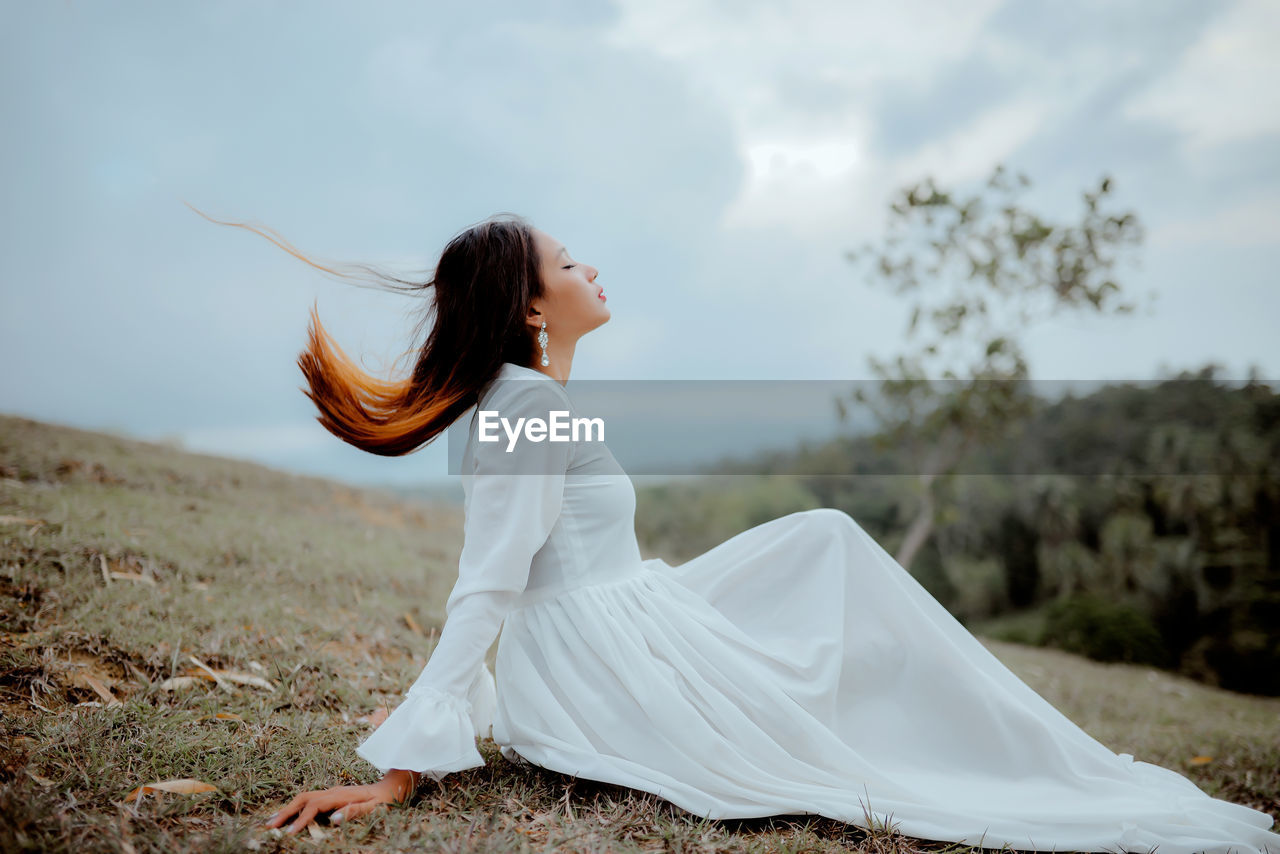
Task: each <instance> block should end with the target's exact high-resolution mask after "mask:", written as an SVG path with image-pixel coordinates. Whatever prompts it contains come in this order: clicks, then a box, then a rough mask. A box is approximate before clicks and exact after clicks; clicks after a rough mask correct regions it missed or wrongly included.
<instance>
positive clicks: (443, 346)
mask: <svg viewBox="0 0 1280 854" xmlns="http://www.w3.org/2000/svg"><path fill="white" fill-rule="evenodd" d="M193 210H195V209H194V208H193ZM196 212H197V213H200V211H198V210H197V211H196ZM200 215H201V216H205V217H206V219H212V218H211V217H207V216H206V215H205V214H203V213H201V214H200ZM212 221H213V222H217V223H219V224H220V225H234V226H238V227H240V228H246V229H248V230H250V231H253V232H255V233H257V234H259V235H262V236H263V237H266V238H267V239H268V240H270V241H271V242H272V243H275V244H276V245H277V246H280V247H281V248H282V249H284V250H285V251H286V252H289V253H290V254H292V255H294V256H296V257H298V258H300V259H301V260H303V261H305V262H307V263H308V264H311V265H312V266H313V267H316V268H317V269H320V270H323V271H325V272H327V273H331V274H333V275H336V276H339V277H341V278H343V279H348V280H353V281H355V280H358V279H361V278H364V279H366V280H369V279H370V277H371V280H372V282H373V284H375V285H376V286H378V287H383V288H386V289H389V290H395V291H400V292H404V293H410V294H414V295H419V296H421V295H422V294H423V293H424V292H425V291H426V290H427V289H428V288H431V289H432V291H433V297H434V298H433V299H432V300H430V302H429V303H428V305H426V306H425V307H424V309H423V311H422V317H421V319H420V320H419V322H418V324H417V326H416V328H415V331H414V336H413V337H414V340H415V341H422V343H421V344H415V345H414V346H413V347H411V348H410V350H408V351H406V353H405V354H402V358H403V355H413V356H414V364H413V367H412V369H411V370H410V371H409V373H408V375H407V376H404V377H402V378H399V379H396V378H391V379H382V378H380V377H376V376H372V375H370V374H368V373H367V372H365V371H364V370H363V369H362V368H360V366H358V365H357V364H356V363H355V362H353V361H352V360H351V359H350V358H348V356H347V355H346V354H345V353H343V352H342V348H340V347H339V346H338V344H337V342H336V341H334V339H333V338H332V337H331V336H330V335H329V334H328V333H327V332H326V331H325V328H324V326H323V325H321V323H320V318H319V315H318V313H317V310H316V306H315V305H314V304H313V305H312V308H311V321H310V324H309V325H308V328H307V345H306V348H305V349H304V350H303V351H302V353H301V355H299V357H298V367H300V368H301V369H302V373H303V376H304V377H306V380H307V386H308V388H302V389H301V390H302V391H303V392H304V393H305V394H306V395H307V396H308V397H309V398H311V401H312V402H313V403H315V405H316V408H317V409H319V410H320V414H319V415H318V416H317V418H316V420H318V421H319V422H320V423H321V424H322V425H323V426H324V428H325V429H326V430H328V431H329V432H330V433H332V434H333V435H335V436H337V437H338V438H339V439H341V440H342V441H344V442H346V443H348V444H350V445H354V446H355V447H357V448H360V449H361V450H364V451H368V452H369V453H371V454H378V455H380V456H384V457H395V456H401V455H404V454H408V453H412V452H413V451H416V450H418V449H419V448H421V447H422V446H423V445H425V444H427V443H428V442H430V441H431V440H432V439H434V438H435V437H436V436H437V435H439V434H440V433H441V432H443V431H444V430H445V429H446V428H447V427H448V426H449V425H450V424H452V423H453V422H454V421H456V420H457V419H458V417H459V416H460V415H462V413H463V412H465V411H466V410H467V409H469V408H470V407H471V406H473V405H474V404H475V403H476V402H477V401H478V400H479V398H480V395H481V393H482V392H483V391H484V389H485V388H486V387H487V386H488V385H489V383H490V382H492V381H493V379H494V377H495V376H496V375H497V373H498V369H499V368H501V367H502V363H503V362H514V363H515V364H517V365H523V366H525V367H529V366H531V365H532V364H533V359H534V341H533V334H532V330H530V328H529V326H528V325H527V324H526V322H525V317H526V316H527V314H528V311H529V305H530V303H531V302H532V301H533V300H534V299H536V298H538V297H540V296H542V294H543V287H544V286H543V282H542V276H541V274H540V273H539V266H540V259H539V257H538V251H537V244H536V243H535V241H534V237H533V230H532V227H531V226H530V224H529V223H528V221H526V220H525V219H524V218H523V217H521V216H518V215H516V214H511V213H500V214H494V215H493V216H491V217H489V218H487V219H485V220H483V221H481V222H479V223H476V224H475V225H472V226H470V227H468V228H466V229H464V230H463V231H461V232H459V233H458V234H457V235H455V236H454V237H453V238H452V239H451V240H450V241H449V243H448V245H446V246H445V248H444V251H443V252H441V253H440V259H439V261H438V262H437V263H436V268H435V272H434V273H433V274H432V275H431V276H430V277H429V278H427V279H426V280H425V281H420V282H419V281H412V280H405V279H401V278H397V277H396V276H392V275H389V274H387V273H384V272H381V271H379V270H377V269H376V268H374V267H371V266H369V265H364V264H361V265H331V266H326V265H322V264H317V263H316V262H314V261H312V260H311V259H310V258H307V257H306V256H305V255H303V254H302V253H301V252H299V251H298V250H297V249H295V248H294V247H292V246H290V245H289V243H288V242H287V241H285V240H284V239H283V238H281V237H279V235H275V236H272V235H270V234H267V233H265V232H267V231H270V229H261V228H258V227H255V226H252V225H248V224H245V223H238V222H222V221H220V220H212ZM343 267H345V270H346V271H344V270H343ZM355 271H358V272H355Z"/></svg>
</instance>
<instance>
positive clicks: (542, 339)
mask: <svg viewBox="0 0 1280 854" xmlns="http://www.w3.org/2000/svg"><path fill="white" fill-rule="evenodd" d="M538 343H539V344H541V345H542V367H544V368H545V367H546V366H547V365H550V364H551V361H550V360H549V359H548V358H547V322H546V321H545V320H544V321H542V329H540V330H539V331H538Z"/></svg>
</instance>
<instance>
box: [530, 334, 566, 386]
mask: <svg viewBox="0 0 1280 854" xmlns="http://www.w3.org/2000/svg"><path fill="white" fill-rule="evenodd" d="M575 343H576V342H572V341H570V342H567V343H564V344H560V343H558V342H554V341H549V342H547V361H549V362H550V363H551V364H550V365H547V366H546V367H545V368H544V367H543V366H542V348H541V347H534V350H533V364H532V365H530V366H529V367H531V368H533V369H534V370H535V371H538V372H539V373H543V374H546V375H547V376H549V377H551V378H552V379H553V380H555V381H556V382H558V383H560V385H564V384H565V383H566V382H568V381H569V370H570V368H571V367H572V366H573V349H574V344H575Z"/></svg>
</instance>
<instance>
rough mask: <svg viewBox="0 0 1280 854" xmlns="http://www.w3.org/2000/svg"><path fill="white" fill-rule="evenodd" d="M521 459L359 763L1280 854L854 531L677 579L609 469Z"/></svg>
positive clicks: (503, 470) (471, 494)
mask: <svg viewBox="0 0 1280 854" xmlns="http://www.w3.org/2000/svg"><path fill="white" fill-rule="evenodd" d="M477 409H494V410H498V412H499V413H500V414H501V415H502V416H503V417H505V418H508V419H509V421H510V422H511V423H513V424H514V423H515V418H516V417H520V416H524V417H541V418H544V419H545V418H547V417H548V415H549V413H550V412H551V411H552V410H567V411H569V412H571V413H573V414H575V415H576V414H579V413H576V412H574V409H573V404H572V402H571V400H570V398H569V397H568V394H567V392H566V390H565V388H564V387H563V386H562V385H561V384H560V383H559V382H558V381H556V380H555V379H553V378H551V377H549V376H547V375H545V374H543V373H541V372H540V371H536V370H534V369H532V368H526V367H523V366H519V365H515V364H512V363H504V364H503V366H502V369H501V371H500V373H499V375H498V378H497V379H496V380H495V382H494V383H493V384H492V385H491V386H490V387H489V388H488V389H487V390H486V393H485V395H484V396H483V398H482V399H481V401H480V405H479V406H478V407H477ZM506 447H507V441H506V439H504V440H503V441H501V442H499V443H488V442H477V441H476V429H475V421H474V419H473V421H472V432H471V438H470V441H469V442H468V446H467V449H466V452H465V453H464V455H463V461H462V465H463V468H462V483H463V487H464V491H465V495H466V502H465V508H466V523H465V539H464V543H463V549H462V554H461V557H460V560H459V570H458V580H457V583H456V586H455V587H454V588H453V590H452V592H451V593H450V595H449V599H448V602H447V604H446V612H447V619H446V621H445V626H444V629H443V631H442V633H441V636H440V640H439V643H438V645H437V646H436V648H435V649H434V651H433V652H432V654H431V657H430V659H429V661H428V662H427V665H426V667H425V668H424V669H423V671H422V675H421V676H420V677H419V678H418V679H417V681H416V682H415V683H414V684H413V686H412V687H411V688H410V689H409V690H408V692H407V693H406V695H405V699H404V700H403V702H401V703H400V705H399V706H398V707H397V708H396V709H395V710H394V711H393V712H392V714H391V715H390V716H389V717H388V718H387V719H386V721H385V722H383V724H382V725H381V726H380V727H379V728H378V729H377V730H375V731H374V732H373V733H372V734H371V735H370V736H369V737H368V738H367V739H366V740H365V741H364V742H363V743H362V744H360V746H359V747H358V748H357V752H358V753H359V755H360V756H362V757H363V758H364V759H366V760H368V761H369V762H370V763H372V764H373V765H374V766H376V767H377V768H378V769H379V770H381V771H386V770H387V769H389V768H404V769H411V770H414V771H421V772H425V773H426V774H427V775H428V776H430V777H432V778H435V779H439V778H441V777H443V776H444V775H445V774H448V773H450V772H453V771H458V770H461V769H465V768H472V767H476V766H479V765H483V764H484V760H483V759H482V757H481V756H480V753H479V752H478V751H477V749H476V743H475V738H476V736H477V735H481V736H487V735H489V734H490V730H491V728H492V730H491V731H492V737H493V739H494V741H495V742H496V743H497V744H498V745H499V746H500V749H501V752H502V755H503V756H504V757H506V758H507V759H510V760H512V761H516V762H523V761H527V762H531V763H534V764H536V765H539V766H542V767H544V768H548V769H551V770H554V771H558V772H562V773H564V774H568V775H576V776H579V777H583V778H588V779H592V780H598V781H603V782H606V783H615V784H619V785H622V786H627V787H630V788H633V789H638V790H642V791H645V792H652V793H655V794H657V795H659V796H660V797H663V798H665V799H667V800H669V801H671V802H672V803H674V804H675V805H677V806H679V807H681V808H683V809H685V810H688V811H689V812H691V813H695V814H697V815H699V816H705V817H709V818H713V819H715V818H752V817H759V816H767V815H784V814H801V813H803V814H820V815H824V816H828V817H830V818H833V819H837V820H840V821H845V822H849V823H851V824H855V825H858V826H861V827H867V822H868V817H869V818H870V819H871V820H872V821H873V822H875V823H877V824H888V825H892V826H895V827H896V828H897V829H898V830H899V831H900V832H902V833H905V834H908V835H911V836H916V837H921V838H925V839H935V840H948V841H954V842H962V843H965V844H969V845H981V846H982V847H991V848H999V847H1002V846H1004V845H1008V846H1010V847H1012V848H1016V849H1022V850H1043V851H1047V850H1057V851H1114V852H1119V851H1135V852H1149V851H1151V850H1152V849H1154V848H1156V846H1159V854H1194V852H1199V851H1206V852H1221V854H1229V852H1253V851H1260V852H1272V854H1280V834H1274V833H1271V832H1270V828H1271V826H1272V819H1271V818H1270V816H1268V815H1267V814H1266V813H1263V812H1261V811H1258V810H1254V809H1251V808H1249V807H1246V806H1243V805H1241V804H1235V803H1231V802H1228V801H1223V800H1219V799H1215V798H1211V797H1210V796H1209V795H1208V794H1206V793H1205V792H1204V791H1202V790H1201V789H1200V788H1198V787H1197V786H1196V785H1195V784H1194V783H1192V782H1191V781H1190V780H1189V779H1187V778H1186V777H1184V776H1183V775H1181V774H1179V773H1177V772H1176V771H1173V770H1170V769H1167V768H1164V767H1161V766H1158V765H1154V764H1150V763H1147V762H1141V761H1136V760H1134V758H1133V757H1132V756H1131V755H1130V754H1126V753H1122V754H1118V755H1117V754H1116V753H1114V752H1112V751H1111V750H1110V749H1108V748H1107V747H1105V746H1104V745H1103V744H1101V743H1100V742H1098V741H1096V740H1094V739H1093V738H1092V737H1091V736H1089V735H1088V734H1086V733H1085V732H1084V731H1083V730H1081V729H1080V728H1079V727H1078V726H1076V725H1075V724H1074V723H1072V722H1071V721H1070V720H1069V719H1068V718H1066V717H1065V716H1064V715H1063V714H1061V713H1060V712H1059V711H1057V710H1056V709H1055V708H1054V707H1053V706H1052V705H1050V704H1049V703H1048V702H1047V701H1046V700H1044V699H1043V698H1042V697H1041V696H1040V695H1039V694H1037V693H1036V692H1035V691H1033V690H1032V689H1031V688H1030V687H1029V686H1027V685H1026V684H1025V683H1024V682H1022V681H1021V680H1020V679H1018V678H1017V677H1016V676H1015V675H1014V674H1013V673H1012V672H1011V671H1010V670H1008V669H1007V668H1006V667H1005V666H1004V665H1003V664H1001V662H1000V661H999V660H998V659H997V658H995V656H993V655H992V654H991V653H990V652H989V651H988V650H987V649H986V648H985V647H984V646H982V644H981V643H979V642H978V641H977V640H976V639H975V638H974V637H973V636H972V635H971V634H970V633H969V632H968V631H967V630H966V629H965V628H964V627H963V626H962V625H961V624H960V623H959V622H958V621H957V620H956V619H955V618H954V617H952V616H951V614H950V613H948V612H947V611H946V609H944V608H943V607H942V606H941V605H940V604H939V603H938V602H937V601H936V600H935V599H933V597H932V596H930V595H929V593H928V592H927V591H926V590H925V589H924V588H923V587H921V586H920V584H919V583H918V582H916V581H915V579H913V578H912V577H911V575H910V574H908V573H907V571H906V570H904V569H903V568H902V566H901V565H900V564H898V563H897V562H896V561H895V560H894V559H893V558H892V557H891V556H890V555H889V554H888V553H887V552H885V551H884V549H883V548H881V547H880V546H879V545H878V544H877V543H876V542H875V540H873V539H872V538H871V537H870V536H869V535H868V534H867V533H866V532H865V531H863V530H862V528H861V527H859V525H858V524H857V523H856V522H855V521H854V520H853V519H852V518H850V517H849V516H848V515H847V514H845V513H844V512H842V511H839V510H835V509H829V508H822V509H817V510H809V511H803V512H797V513H792V514H790V515H786V516H782V517H780V518H777V519H774V520H772V521H770V522H766V523H764V524H761V525H758V526H756V527H754V528H751V529H750V530H747V531H745V532H743V533H741V534H738V535H737V536H734V537H732V538H730V539H729V540H727V541H725V542H723V543H721V544H720V545H718V546H716V547H715V548H712V549H710V550H709V551H707V552H705V553H704V554H702V555H700V556H698V557H696V558H694V559H692V560H689V561H687V562H685V563H683V564H681V565H679V566H675V567H672V566H670V565H668V564H667V563H666V562H664V561H662V560H661V559H656V558H655V559H649V560H644V559H642V558H641V556H640V550H639V547H638V545H637V542H636V537H635V525H634V514H635V490H634V487H633V485H632V482H631V480H630V478H629V477H628V476H627V475H626V473H625V472H624V471H623V470H622V469H621V467H620V466H619V465H618V463H617V461H616V460H615V459H614V458H613V455H612V454H611V453H609V451H608V448H607V446H605V445H604V444H602V443H599V442H587V441H580V442H576V443H565V442H552V441H542V442H529V441H525V440H521V442H520V443H518V444H517V445H516V451H515V452H512V453H508V452H506V450H505V449H506ZM517 457H519V458H520V462H519V465H517V463H516V462H515V460H516V458H517ZM524 472H536V473H533V474H529V473H524ZM500 628H501V636H500V637H499V641H498V652H497V659H496V666H495V672H496V676H497V678H496V684H495V679H494V676H493V675H491V674H490V672H489V670H488V668H487V666H486V665H485V661H484V657H485V654H486V652H487V650H488V648H489V646H490V645H491V644H492V642H493V639H494V638H495V637H496V636H498V635H499V629H500Z"/></svg>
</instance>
